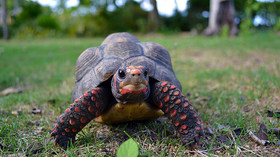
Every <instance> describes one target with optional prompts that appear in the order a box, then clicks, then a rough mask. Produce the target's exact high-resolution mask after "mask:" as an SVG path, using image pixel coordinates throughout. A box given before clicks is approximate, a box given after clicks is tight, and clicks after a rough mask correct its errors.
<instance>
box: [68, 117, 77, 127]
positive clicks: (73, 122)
mask: <svg viewBox="0 0 280 157" xmlns="http://www.w3.org/2000/svg"><path fill="white" fill-rule="evenodd" d="M69 123H70V125H72V126H73V125H75V124H76V120H75V119H74V118H72V119H70V120H69Z"/></svg>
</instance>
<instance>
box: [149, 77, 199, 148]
mask: <svg viewBox="0 0 280 157" xmlns="http://www.w3.org/2000/svg"><path fill="white" fill-rule="evenodd" d="M151 91H153V92H152V93H151V94H152V95H151V98H152V100H153V101H154V103H155V104H156V105H157V106H158V107H159V108H161V109H162V110H163V112H165V115H167V116H168V118H169V120H170V121H171V122H172V123H173V124H174V126H175V127H176V130H177V132H178V133H179V134H177V135H178V136H179V137H180V139H181V142H182V143H184V144H187V145H189V146H190V147H193V146H194V144H195V143H197V142H199V138H200V136H202V135H203V134H204V133H203V131H202V128H201V125H200V121H199V119H198V116H197V114H196V112H195V110H194V108H193V106H192V105H191V103H190V102H189V101H188V99H186V98H185V97H184V95H183V94H182V93H181V91H180V89H178V88H177V87H176V86H174V85H173V84H172V83H169V82H157V83H155V84H154V85H153V86H152V90H151Z"/></svg>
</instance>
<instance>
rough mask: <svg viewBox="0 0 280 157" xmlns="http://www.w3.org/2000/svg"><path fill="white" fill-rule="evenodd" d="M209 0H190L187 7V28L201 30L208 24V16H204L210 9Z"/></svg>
mask: <svg viewBox="0 0 280 157" xmlns="http://www.w3.org/2000/svg"><path fill="white" fill-rule="evenodd" d="M209 5H210V3H209V0H199V1H198V0H188V1H187V6H188V8H187V9H186V12H187V17H186V21H187V25H186V26H185V27H186V30H191V29H196V30H197V31H199V32H201V31H203V29H204V28H205V27H206V26H207V17H204V16H203V12H205V11H206V12H208V11H209Z"/></svg>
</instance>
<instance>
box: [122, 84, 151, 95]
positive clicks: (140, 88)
mask: <svg viewBox="0 0 280 157" xmlns="http://www.w3.org/2000/svg"><path fill="white" fill-rule="evenodd" d="M146 91H147V84H144V83H140V84H128V85H125V86H123V87H121V88H120V92H121V94H127V93H135V94H139V93H141V92H143V93H145V92H146Z"/></svg>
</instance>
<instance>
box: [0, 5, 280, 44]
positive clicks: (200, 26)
mask: <svg viewBox="0 0 280 157" xmlns="http://www.w3.org/2000/svg"><path fill="white" fill-rule="evenodd" d="M17 1H18V2H19V3H18V6H16V5H15V4H14V3H15V1H8V2H7V3H8V15H9V19H10V20H9V28H10V34H11V36H12V37H20V38H25V37H92V36H96V35H107V34H109V33H112V32H122V31H128V32H138V33H147V32H149V31H151V30H152V31H159V32H181V31H191V30H195V31H196V32H202V31H203V30H204V29H205V28H206V26H207V23H208V15H209V12H208V11H209V0H200V1H196V0H188V1H187V4H186V5H187V8H186V10H184V11H179V10H178V9H175V11H174V14H173V15H172V16H169V17H167V16H161V15H160V16H159V21H160V25H159V26H158V27H159V29H155V30H154V29H151V28H149V27H153V26H152V25H151V24H150V23H149V13H150V12H149V11H146V10H144V9H143V8H142V7H141V6H140V5H141V3H143V1H134V0H125V1H124V4H122V5H120V4H117V3H116V2H117V0H106V1H103V0H94V1H93V0H80V1H79V5H78V6H75V7H71V8H67V7H66V2H67V0H58V1H59V3H58V5H57V6H56V7H55V8H50V7H47V6H41V5H40V4H39V3H38V2H36V1H30V0H17ZM234 4H235V8H236V22H237V23H238V26H239V28H240V29H241V31H242V32H243V33H246V32H248V31H249V30H252V29H256V28H257V29H267V28H272V29H274V30H276V31H279V30H280V17H279V15H280V9H279V8H280V1H279V0H272V1H265V2H260V1H256V0H248V1H243V0H234ZM277 8H278V9H277ZM256 18H258V19H261V21H260V22H259V24H258V25H256V24H255V25H254V21H255V20H256ZM1 36H2V32H1Z"/></svg>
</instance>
